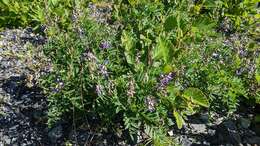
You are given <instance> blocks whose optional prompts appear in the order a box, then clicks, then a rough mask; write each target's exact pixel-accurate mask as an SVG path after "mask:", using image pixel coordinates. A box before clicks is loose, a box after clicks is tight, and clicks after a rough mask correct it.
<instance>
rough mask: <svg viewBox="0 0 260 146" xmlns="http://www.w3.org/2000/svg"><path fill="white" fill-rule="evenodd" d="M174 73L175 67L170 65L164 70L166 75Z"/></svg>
mask: <svg viewBox="0 0 260 146" xmlns="http://www.w3.org/2000/svg"><path fill="white" fill-rule="evenodd" d="M173 71H174V67H173V66H171V65H169V64H167V65H165V66H164V68H163V72H164V73H166V74H168V73H170V72H173Z"/></svg>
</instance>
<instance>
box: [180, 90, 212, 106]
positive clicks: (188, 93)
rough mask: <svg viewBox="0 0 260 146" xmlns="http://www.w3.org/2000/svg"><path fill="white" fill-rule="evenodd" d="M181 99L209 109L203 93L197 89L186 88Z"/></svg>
mask: <svg viewBox="0 0 260 146" xmlns="http://www.w3.org/2000/svg"><path fill="white" fill-rule="evenodd" d="M183 97H185V98H186V99H188V100H190V101H191V102H192V103H195V104H198V105H201V106H204V107H209V101H208V99H207V97H206V96H205V95H204V93H203V92H202V91H201V90H200V89H198V88H192V87H191V88H188V89H186V90H185V91H184V93H183Z"/></svg>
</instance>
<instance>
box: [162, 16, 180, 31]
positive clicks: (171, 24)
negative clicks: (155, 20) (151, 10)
mask: <svg viewBox="0 0 260 146" xmlns="http://www.w3.org/2000/svg"><path fill="white" fill-rule="evenodd" d="M177 26H178V24H177V18H176V16H175V15H171V16H168V17H167V18H166V20H165V22H164V29H165V30H166V31H171V30H174V29H175V28H177Z"/></svg>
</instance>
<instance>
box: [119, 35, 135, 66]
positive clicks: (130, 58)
mask: <svg viewBox="0 0 260 146" xmlns="http://www.w3.org/2000/svg"><path fill="white" fill-rule="evenodd" d="M121 42H122V45H123V47H124V48H125V51H124V54H125V57H126V61H127V63H128V64H131V65H133V64H134V56H135V55H134V47H135V40H134V38H133V37H132V36H131V35H130V33H129V32H127V31H124V32H123V34H122V37H121Z"/></svg>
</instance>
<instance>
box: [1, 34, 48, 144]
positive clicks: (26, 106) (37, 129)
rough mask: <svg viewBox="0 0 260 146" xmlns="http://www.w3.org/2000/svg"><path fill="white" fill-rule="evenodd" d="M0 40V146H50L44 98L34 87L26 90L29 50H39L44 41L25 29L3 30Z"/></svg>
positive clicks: (30, 62)
mask: <svg viewBox="0 0 260 146" xmlns="http://www.w3.org/2000/svg"><path fill="white" fill-rule="evenodd" d="M0 36H1V38H0V48H1V49H0V56H1V57H0V62H1V63H0V101H1V102H0V111H1V115H0V145H7V146H8V145H10V146H15V145H17V146H35V145H49V140H48V139H47V136H46V133H47V131H48V127H47V125H46V120H47V117H46V116H47V101H46V97H44V96H43V94H41V90H40V89H38V88H37V87H36V86H31V87H28V86H27V76H28V75H31V74H33V73H34V72H33V71H32V66H31V64H32V62H33V60H34V58H33V57H34V56H29V55H30V54H28V52H29V51H30V46H35V47H36V48H38V46H39V47H40V46H41V45H42V44H43V43H44V42H45V38H44V37H41V36H39V35H34V34H33V33H32V32H31V31H28V30H27V29H25V30H20V29H14V30H5V31H3V32H1V33H0ZM24 58H26V59H24ZM29 58H32V59H31V60H30V59H29ZM37 61H38V60H37Z"/></svg>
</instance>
